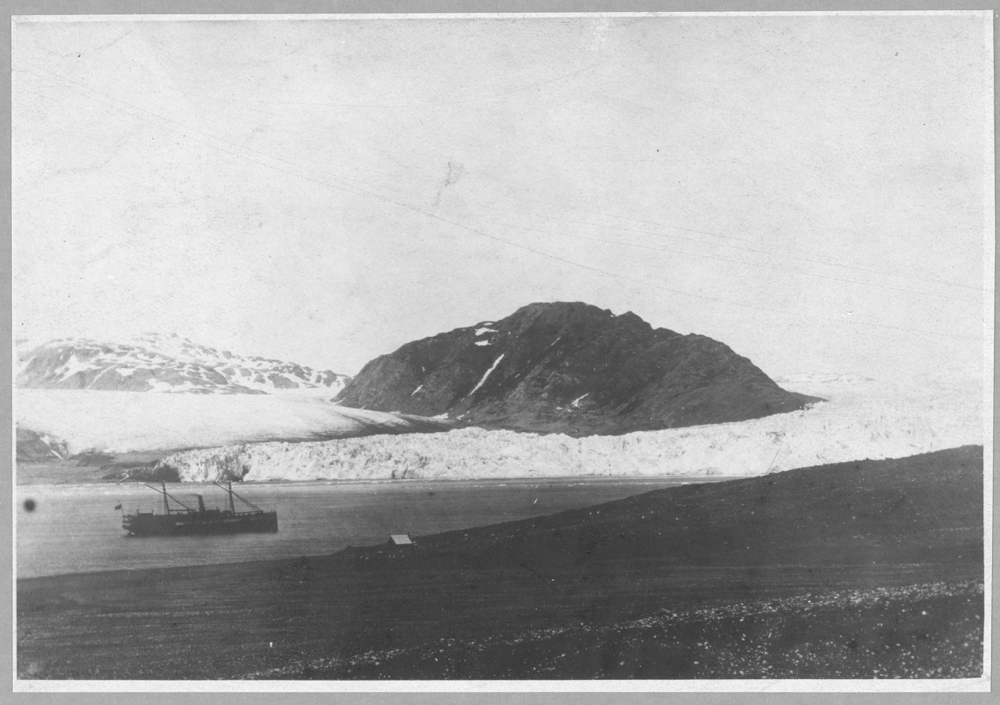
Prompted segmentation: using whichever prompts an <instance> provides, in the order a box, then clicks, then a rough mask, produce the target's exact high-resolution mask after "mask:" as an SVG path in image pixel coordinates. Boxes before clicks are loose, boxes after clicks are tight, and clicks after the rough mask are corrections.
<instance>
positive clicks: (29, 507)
mask: <svg viewBox="0 0 1000 705" xmlns="http://www.w3.org/2000/svg"><path fill="white" fill-rule="evenodd" d="M35 506H36V505H35V500H33V499H26V500H24V511H26V512H33V511H35Z"/></svg>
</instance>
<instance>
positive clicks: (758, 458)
mask: <svg viewBox="0 0 1000 705" xmlns="http://www.w3.org/2000/svg"><path fill="white" fill-rule="evenodd" d="M795 381H796V380H791V382H792V383H794V382H795ZM797 381H798V382H800V383H802V384H805V385H806V386H807V388H806V389H803V390H802V391H803V392H806V393H809V394H816V395H819V396H822V397H824V398H826V399H829V402H827V403H824V404H817V405H815V406H813V407H810V408H807V409H804V410H800V411H794V412H789V413H785V414H777V415H773V416H767V417H764V418H760V419H754V420H751V421H741V422H735V423H725V424H713V425H709V426H692V427H686V428H680V429H670V430H663V431H643V432H636V433H630V434H626V435H621V436H587V437H582V438H571V437H568V436H565V435H561V434H551V435H538V434H534V433H518V432H514V431H487V430H483V429H479V428H466V429H461V430H456V431H451V432H449V433H444V434H433V435H408V436H369V437H365V438H345V439H343V440H333V441H327V442H318V443H251V444H241V445H237V446H229V447H226V448H213V449H205V450H197V451H188V452H181V453H177V454H174V455H171V456H169V457H167V458H164V459H163V460H162V461H161V462H162V463H163V464H164V465H167V466H169V467H172V468H174V469H175V470H177V471H178V473H179V475H180V477H181V479H182V480H185V481H205V480H211V479H216V478H220V477H224V476H225V474H226V473H227V472H229V471H231V470H232V469H233V468H239V469H240V474H241V475H242V474H243V473H244V472H245V473H246V479H247V480H256V481H268V480H316V479H324V480H325V479H393V478H395V479H400V478H423V479H464V478H513V477H556V476H628V475H660V476H663V475H761V474H765V473H767V472H775V471H779V470H788V469H792V468H798V467H807V466H812V465H820V464H825V463H837V462H844V461H848V460H857V459H863V458H870V459H884V458H899V457H905V456H909V455H915V454H918V453H925V452H930V451H935V450H941V449H945V448H952V447H955V446H961V445H968V444H981V443H982V442H983V438H984V435H983V434H984V429H983V417H982V403H981V401H977V399H981V395H980V396H977V394H976V390H975V389H956V388H953V387H948V386H933V385H931V386H923V387H911V388H899V387H894V386H892V385H884V384H879V383H877V382H874V381H871V380H859V379H847V380H844V379H832V378H823V379H812V380H806V379H801V378H798V379H797ZM793 388H794V387H793Z"/></svg>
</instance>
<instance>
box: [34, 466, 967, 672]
mask: <svg viewBox="0 0 1000 705" xmlns="http://www.w3.org/2000/svg"><path fill="white" fill-rule="evenodd" d="M982 463H983V458H982V449H981V448H980V447H966V448H959V449H954V450H949V451H943V452H939V453H931V454H927V455H921V456H914V457H911V458H904V459H900V460H889V461H860V462H857V463H845V464H840V465H831V466H825V467H819V468H808V469H803V470H793V471H789V472H785V473H780V474H775V475H770V476H764V477H760V478H753V479H747V480H739V481H734V482H726V483H714V484H707V485H691V486H686V487H680V488H673V489H668V490H661V491H656V492H651V493H647V494H643V495H639V496H635V497H631V498H628V499H624V500H621V501H618V502H612V503H608V504H604V505H600V506H597V507H592V508H589V509H584V510H574V511H568V512H562V513H560V514H556V515H553V516H550V517H543V518H539V519H532V520H527V521H520V522H511V523H508V524H501V525H496V526H490V527H481V528H477V529H470V530H468V531H458V532H449V533H445V534H439V535H435V536H427V537H418V538H417V542H416V545H415V546H413V547H411V548H410V549H396V550H392V549H389V548H388V547H371V548H361V549H348V550H347V551H344V552H341V553H339V554H335V555H332V556H328V557H324V558H312V559H305V558H301V559H295V560H286V561H277V562H269V563H257V564H250V563H245V564H237V565H229V566H212V567H203V568H186V569H173V570H159V571H136V572H128V573H126V572H117V573H103V574H88V575H73V576H61V577H54V578H41V579H31V580H19V581H18V603H17V611H18V634H17V642H18V672H19V675H20V677H22V678H234V677H264V678H331V679H341V678H364V679H377V678H484V679H490V678H609V677H610V678H734V677H736V678H738V677H788V678H794V677H857V678H873V677H893V676H897V677H913V676H923V677H958V676H963V677H971V676H976V675H979V674H980V672H981V670H982V643H981V642H982V619H983V594H982V582H983V558H982V555H983V554H982V552H983V515H982V499H983V494H982V483H983V466H982Z"/></svg>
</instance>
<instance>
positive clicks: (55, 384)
mask: <svg viewBox="0 0 1000 705" xmlns="http://www.w3.org/2000/svg"><path fill="white" fill-rule="evenodd" d="M348 380H349V378H348V377H347V376H345V375H341V374H337V373H335V372H332V371H330V370H314V369H312V368H310V367H306V366H303V365H298V364H295V363H292V362H283V361H281V360H269V359H266V358H262V357H244V356H242V355H236V354H234V353H231V352H229V351H228V350H218V349H216V348H211V347H206V346H204V345H198V344H196V343H193V342H191V341H190V340H188V339H187V338H181V337H179V336H177V335H161V334H157V333H151V334H146V335H143V336H139V337H137V338H135V339H133V340H130V341H127V342H118V343H110V342H101V341H94V340H88V339H82V338H75V339H73V338H68V339H62V340H53V341H51V342H48V343H45V344H43V345H40V346H38V347H34V348H31V349H30V350H24V351H21V350H19V351H18V370H17V386H18V387H21V388H29V389H30V388H34V389H94V390H102V391H130V392H186V393H196V394H274V393H280V392H288V391H297V392H302V391H308V390H315V391H316V392H319V393H324V394H328V395H329V396H331V397H333V396H335V395H336V394H338V393H339V392H340V391H341V390H342V389H343V388H344V385H345V384H346V383H347V381H348Z"/></svg>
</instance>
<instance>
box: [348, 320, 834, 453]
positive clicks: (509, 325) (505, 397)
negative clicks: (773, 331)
mask: <svg viewBox="0 0 1000 705" xmlns="http://www.w3.org/2000/svg"><path fill="white" fill-rule="evenodd" d="M338 401H340V402H341V403H343V404H344V405H345V406H352V407H359V408H365V409H380V410H382V411H394V410H400V411H404V412H406V413H411V414H420V415H422V416H437V415H440V414H447V415H448V416H449V417H450V418H455V419H461V420H463V421H464V422H465V423H468V424H473V425H476V426H481V427H483V428H490V429H510V430H516V431H533V432H538V433H564V434H567V435H570V436H586V435H592V434H608V435H612V434H619V433H629V432H632V431H651V430H659V429H666V428H681V427H685V426H698V425H703V424H711V423H726V422H731V421H744V420H746V419H754V418H760V417H762V416H769V415H771V414H781V413H786V412H789V411H795V410H798V409H802V408H805V407H806V406H808V405H809V404H811V403H813V402H817V401H820V400H819V399H816V398H813V397H808V396H806V395H804V394H799V393H796V392H790V391H787V390H785V389H782V388H781V387H779V386H778V385H777V384H776V383H775V382H774V381H772V380H771V379H770V378H769V377H768V376H767V375H766V374H764V372H763V371H761V370H760V369H759V368H757V367H756V366H755V365H754V364H753V363H752V362H751V361H750V360H748V359H747V358H745V357H742V356H741V355H738V354H736V353H735V352H734V351H733V350H731V349H730V348H729V347H728V346H727V345H725V344H723V343H721V342H719V341H717V340H712V339H711V338H707V337H705V336H703V335H695V334H691V335H681V334H680V333H675V332H674V331H670V330H666V329H665V328H655V329H654V328H653V327H652V326H651V325H649V324H648V323H646V322H645V321H643V320H642V319H641V318H639V316H637V315H635V314H634V313H632V312H626V313H623V314H621V315H616V314H614V313H612V312H611V311H609V310H605V309H600V308H598V307H596V306H591V305H588V304H585V303H580V302H571V303H566V302H552V303H535V304H529V305H527V306H523V307H521V308H520V309H518V310H517V311H515V312H514V313H513V314H511V315H510V316H507V317H506V318H503V319H501V320H499V321H488V322H483V323H479V324H476V325H473V326H468V327H466V328H457V329H455V330H452V331H449V332H446V333H441V334H439V335H435V336H433V337H430V338H424V339H422V340H416V341H413V342H410V343H407V344H406V345H403V346H402V347H401V348H399V349H398V350H396V351H395V352H393V353H390V354H388V355H382V356H380V357H377V358H375V359H374V360H372V361H371V362H369V363H368V364H367V365H365V367H364V368H363V369H362V370H361V372H360V373H358V375H357V376H356V377H355V378H354V379H352V380H351V381H350V382H349V383H348V384H347V386H346V387H345V389H344V391H343V392H342V394H341V395H340V396H339V397H338Z"/></svg>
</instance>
